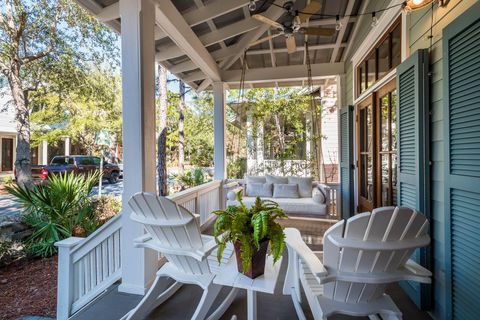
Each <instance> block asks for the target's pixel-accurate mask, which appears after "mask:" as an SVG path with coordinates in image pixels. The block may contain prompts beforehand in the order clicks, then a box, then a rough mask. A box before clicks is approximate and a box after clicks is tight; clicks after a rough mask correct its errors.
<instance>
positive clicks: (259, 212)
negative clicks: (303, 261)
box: [214, 192, 287, 279]
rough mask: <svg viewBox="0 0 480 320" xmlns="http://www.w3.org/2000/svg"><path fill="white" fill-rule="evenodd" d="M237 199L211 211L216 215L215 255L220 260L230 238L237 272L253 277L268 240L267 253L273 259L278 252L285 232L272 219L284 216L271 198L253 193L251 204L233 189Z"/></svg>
mask: <svg viewBox="0 0 480 320" xmlns="http://www.w3.org/2000/svg"><path fill="white" fill-rule="evenodd" d="M237 200H238V202H239V205H237V206H228V208H227V209H226V210H218V211H215V212H214V214H216V215H217V220H216V221H215V226H214V236H215V239H216V240H217V243H218V251H217V259H218V261H219V263H220V260H221V258H222V253H223V251H224V249H225V247H226V245H227V243H228V242H232V243H233V245H234V248H235V255H236V259H237V267H238V272H241V273H243V274H245V275H247V276H248V277H250V278H252V279H254V278H256V277H258V276H260V275H262V274H263V273H264V270H265V258H266V254H267V248H268V245H269V244H270V251H269V255H272V256H273V261H274V263H275V262H276V261H277V260H278V259H279V258H280V257H281V256H282V252H283V249H284V248H285V241H284V237H285V236H284V234H283V227H282V226H281V225H280V224H279V223H278V222H276V219H277V218H286V217H287V216H286V215H285V212H284V211H283V210H282V209H281V208H279V206H278V204H277V203H276V202H274V201H271V200H261V199H260V198H258V197H257V199H256V200H255V204H254V205H253V206H252V207H251V208H247V206H246V205H245V204H244V203H243V201H242V194H241V192H239V193H237Z"/></svg>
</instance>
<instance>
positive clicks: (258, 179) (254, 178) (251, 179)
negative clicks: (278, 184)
mask: <svg viewBox="0 0 480 320" xmlns="http://www.w3.org/2000/svg"><path fill="white" fill-rule="evenodd" d="M245 182H246V184H247V185H248V184H249V183H265V182H267V178H265V177H261V176H246V177H245Z"/></svg>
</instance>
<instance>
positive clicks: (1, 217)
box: [0, 180, 123, 226]
mask: <svg viewBox="0 0 480 320" xmlns="http://www.w3.org/2000/svg"><path fill="white" fill-rule="evenodd" d="M122 192H123V180H120V181H119V182H117V183H115V184H109V183H108V182H106V183H105V184H103V186H102V195H113V196H115V197H121V196H122ZM97 194H98V187H95V188H94V189H93V191H92V195H97ZM20 215H21V211H20V205H19V204H18V203H17V202H16V200H15V197H13V196H11V195H0V226H2V225H5V224H9V223H11V222H18V221H20Z"/></svg>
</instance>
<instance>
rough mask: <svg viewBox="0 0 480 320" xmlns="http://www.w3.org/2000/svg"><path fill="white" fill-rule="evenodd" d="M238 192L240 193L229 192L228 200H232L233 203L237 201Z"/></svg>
mask: <svg viewBox="0 0 480 320" xmlns="http://www.w3.org/2000/svg"><path fill="white" fill-rule="evenodd" d="M237 192H238V191H235V190H230V191H228V193H227V199H228V200H231V201H234V200H236V199H237Z"/></svg>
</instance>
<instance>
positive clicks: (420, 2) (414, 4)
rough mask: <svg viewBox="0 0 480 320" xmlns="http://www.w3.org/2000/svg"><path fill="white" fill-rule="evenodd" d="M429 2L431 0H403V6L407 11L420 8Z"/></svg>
mask: <svg viewBox="0 0 480 320" xmlns="http://www.w3.org/2000/svg"><path fill="white" fill-rule="evenodd" d="M430 3H432V0H408V1H405V3H404V6H405V10H406V11H407V12H410V11H413V10H417V9H421V8H423V7H425V6H427V5H429V4H430Z"/></svg>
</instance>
